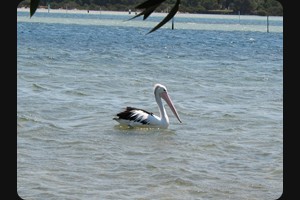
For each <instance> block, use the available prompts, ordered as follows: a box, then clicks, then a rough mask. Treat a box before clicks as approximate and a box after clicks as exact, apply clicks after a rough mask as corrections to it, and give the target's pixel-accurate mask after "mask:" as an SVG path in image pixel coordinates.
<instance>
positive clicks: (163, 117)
mask: <svg viewBox="0 0 300 200" xmlns="http://www.w3.org/2000/svg"><path fill="white" fill-rule="evenodd" d="M155 100H156V103H157V105H158V108H159V112H160V118H161V120H162V121H164V122H166V123H167V124H169V117H168V115H167V112H166V109H165V107H164V106H163V103H162V100H161V97H160V96H159V94H155Z"/></svg>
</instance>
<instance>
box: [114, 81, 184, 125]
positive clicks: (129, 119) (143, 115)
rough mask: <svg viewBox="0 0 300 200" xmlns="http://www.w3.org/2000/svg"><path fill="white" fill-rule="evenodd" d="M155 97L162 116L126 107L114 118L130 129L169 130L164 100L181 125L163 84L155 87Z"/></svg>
mask: <svg viewBox="0 0 300 200" xmlns="http://www.w3.org/2000/svg"><path fill="white" fill-rule="evenodd" d="M154 96H155V100H156V103H157V105H158V107H159V112H160V116H156V115H154V114H153V113H151V112H148V111H146V110H143V109H140V108H135V107H126V109H125V110H124V111H122V112H120V113H118V114H117V115H116V116H117V117H115V118H113V119H114V120H116V121H117V122H119V123H120V124H121V125H127V126H130V127H136V126H139V127H157V128H168V126H169V117H168V115H167V112H166V110H165V108H164V106H163V103H162V99H163V100H165V101H166V103H167V104H168V105H169V107H170V109H171V111H172V112H173V114H174V115H175V116H176V118H177V119H178V121H179V122H180V123H181V120H180V118H179V115H178V113H177V111H176V109H175V107H174V105H173V103H172V100H171V98H170V96H169V95H168V92H167V88H166V87H165V86H163V85H161V84H155V85H154Z"/></svg>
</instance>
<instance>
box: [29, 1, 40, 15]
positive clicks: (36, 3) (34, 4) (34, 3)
mask: <svg viewBox="0 0 300 200" xmlns="http://www.w3.org/2000/svg"><path fill="white" fill-rule="evenodd" d="M39 3H40V0H31V1H30V17H32V16H33V15H34V13H35V11H36V9H37V7H38V6H39Z"/></svg>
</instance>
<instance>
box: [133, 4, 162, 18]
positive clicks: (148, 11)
mask: <svg viewBox="0 0 300 200" xmlns="http://www.w3.org/2000/svg"><path fill="white" fill-rule="evenodd" d="M159 5H160V4H157V5H154V6H152V7H149V8H147V9H145V10H144V11H143V12H141V13H139V14H138V15H136V16H134V17H132V18H130V19H129V20H132V19H134V18H136V17H139V16H141V15H144V18H143V20H145V19H147V17H149V15H150V14H151V13H152V12H153V11H154V10H155V9H156V8H157V7H158V6H159Z"/></svg>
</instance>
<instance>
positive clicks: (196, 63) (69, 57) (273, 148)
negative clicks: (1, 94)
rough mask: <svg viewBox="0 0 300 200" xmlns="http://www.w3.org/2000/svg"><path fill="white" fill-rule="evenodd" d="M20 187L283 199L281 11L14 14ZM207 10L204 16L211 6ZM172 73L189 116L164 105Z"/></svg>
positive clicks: (49, 191)
mask: <svg viewBox="0 0 300 200" xmlns="http://www.w3.org/2000/svg"><path fill="white" fill-rule="evenodd" d="M17 15H18V16H17V17H18V20H17V37H18V38H17V191H18V194H19V195H20V196H21V197H22V198H24V199H72V200H74V199H149V200H150V199H222V200H223V199H259V200H261V199H266V200H269V199H277V198H278V197H279V196H280V195H281V193H282V180H283V178H282V174H283V165H282V162H283V148H282V145H283V116H282V115H283V80H282V79H283V77H282V76H283V74H282V72H283V33H282V18H278V17H273V18H271V17H270V32H269V33H268V32H267V31H266V26H265V21H264V20H265V18H261V17H251V16H241V18H240V19H239V18H238V16H230V17H229V16H222V15H177V16H176V18H175V30H171V28H170V27H171V25H170V23H168V24H166V26H164V27H163V28H162V29H159V30H157V31H156V32H154V33H151V34H149V35H146V33H147V32H148V31H149V30H150V29H151V28H152V27H153V26H155V25H156V24H157V23H158V22H159V21H160V20H161V19H162V18H161V17H160V16H153V17H151V18H150V19H149V21H142V19H135V20H132V21H126V20H127V19H129V18H130V17H132V16H130V15H128V14H127V13H126V14H123V15H122V14H105V13H101V14H86V13H85V14H80V13H79V14H72V13H54V12H53V13H47V12H44V13H41V12H37V13H36V15H34V16H33V17H32V18H29V14H28V12H21V11H18V13H17ZM203 16H204V17H203ZM155 83H161V84H164V85H165V86H166V87H167V88H168V90H169V95H170V96H171V98H172V100H173V103H174V104H175V106H176V109H177V111H178V113H179V115H180V117H181V119H182V121H183V123H182V124H180V123H179V122H178V121H177V120H176V118H175V117H174V116H173V115H172V113H171V112H170V109H169V107H167V106H166V109H167V112H168V113H169V118H170V126H169V129H166V130H160V129H127V128H124V127H119V125H118V124H117V123H116V121H114V120H112V118H113V117H114V115H115V114H116V113H117V112H119V111H121V110H122V109H123V108H124V107H126V106H135V107H141V108H143V109H146V110H149V111H150V112H153V113H155V114H159V113H158V108H157V105H156V103H155V100H154V96H153V86H154V84H155Z"/></svg>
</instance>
